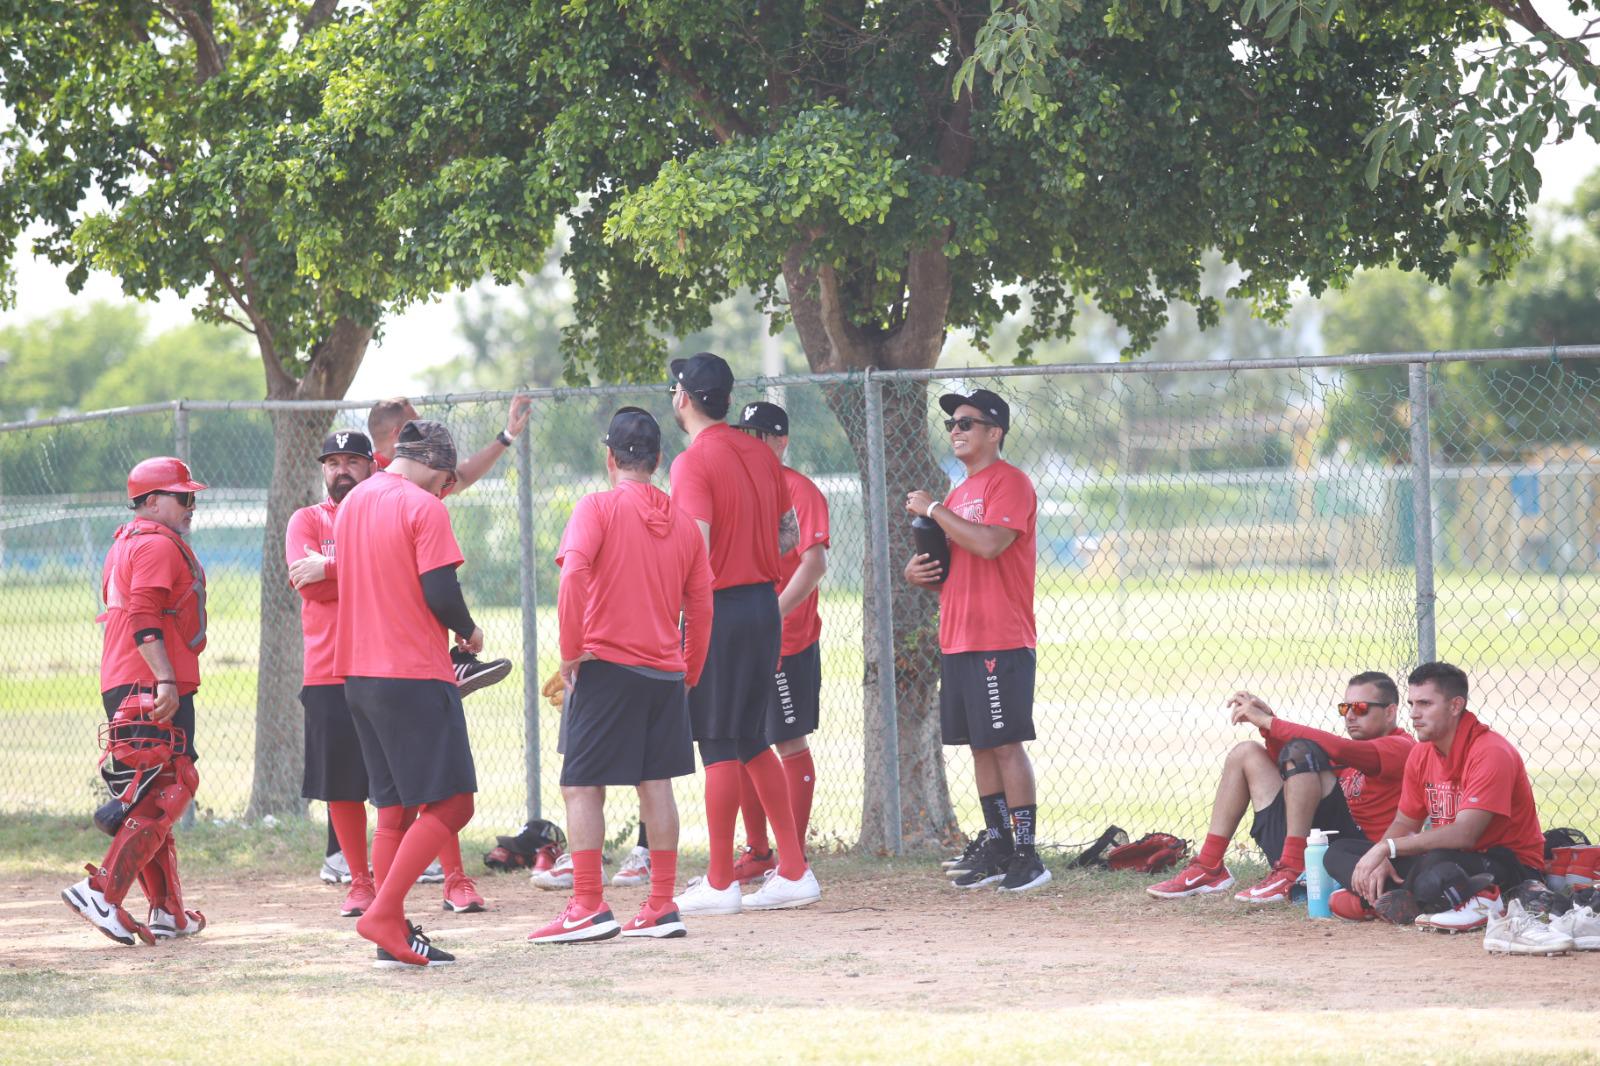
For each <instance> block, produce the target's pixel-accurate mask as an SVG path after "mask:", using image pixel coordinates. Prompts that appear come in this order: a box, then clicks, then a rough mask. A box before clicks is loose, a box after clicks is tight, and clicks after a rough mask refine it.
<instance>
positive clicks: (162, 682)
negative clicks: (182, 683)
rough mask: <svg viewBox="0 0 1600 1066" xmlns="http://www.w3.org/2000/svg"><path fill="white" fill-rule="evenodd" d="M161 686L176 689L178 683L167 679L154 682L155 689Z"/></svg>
mask: <svg viewBox="0 0 1600 1066" xmlns="http://www.w3.org/2000/svg"><path fill="white" fill-rule="evenodd" d="M162 685H171V686H172V687H173V688H177V687H178V683H177V682H176V681H171V680H169V679H167V678H161V679H160V680H159V681H157V682H156V687H157V688H160V687H161V686H162Z"/></svg>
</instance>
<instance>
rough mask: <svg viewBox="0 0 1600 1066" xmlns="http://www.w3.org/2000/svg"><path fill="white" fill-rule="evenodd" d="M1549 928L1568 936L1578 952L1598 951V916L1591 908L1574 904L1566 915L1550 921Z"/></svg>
mask: <svg viewBox="0 0 1600 1066" xmlns="http://www.w3.org/2000/svg"><path fill="white" fill-rule="evenodd" d="M1550 928H1551V929H1554V930H1555V931H1556V932H1558V933H1562V934H1564V935H1566V936H1570V937H1571V938H1572V946H1573V948H1575V949H1576V950H1578V951H1600V914H1596V913H1595V912H1594V909H1593V908H1592V907H1585V906H1583V905H1582V904H1576V905H1574V906H1573V908H1572V909H1571V910H1569V911H1568V912H1567V913H1565V914H1563V915H1560V916H1559V917H1555V918H1552V919H1550Z"/></svg>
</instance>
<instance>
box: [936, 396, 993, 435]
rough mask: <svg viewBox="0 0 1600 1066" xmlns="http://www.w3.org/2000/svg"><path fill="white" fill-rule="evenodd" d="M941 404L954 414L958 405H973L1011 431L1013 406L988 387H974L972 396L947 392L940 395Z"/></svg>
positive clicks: (948, 412) (950, 413) (945, 411)
mask: <svg viewBox="0 0 1600 1066" xmlns="http://www.w3.org/2000/svg"><path fill="white" fill-rule="evenodd" d="M939 406H940V407H942V408H944V413H945V414H947V415H953V414H955V413H956V408H957V407H962V406H972V407H976V408H977V409H978V410H980V411H982V412H983V413H984V414H986V415H988V416H989V417H990V418H992V419H994V423H995V425H997V426H999V427H1000V428H1001V429H1003V430H1006V431H1007V432H1010V430H1011V406H1010V405H1009V404H1007V403H1006V402H1005V401H1004V400H1002V399H1001V398H1000V397H999V396H996V395H995V394H994V393H992V392H990V391H989V390H988V389H974V390H972V395H971V396H963V395H961V394H960V393H959V392H947V393H945V394H944V395H943V396H941V397H939Z"/></svg>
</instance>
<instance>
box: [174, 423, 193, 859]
mask: <svg viewBox="0 0 1600 1066" xmlns="http://www.w3.org/2000/svg"><path fill="white" fill-rule="evenodd" d="M172 454H173V455H175V456H177V457H178V458H179V459H182V460H183V461H184V462H186V463H187V462H188V461H189V409H188V408H187V407H185V406H184V404H183V401H182V400H173V401H172ZM178 827H179V828H180V829H192V828H193V827H194V800H190V801H189V806H187V807H185V808H184V810H183V817H182V818H180V819H178Z"/></svg>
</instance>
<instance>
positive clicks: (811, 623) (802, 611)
mask: <svg viewBox="0 0 1600 1066" xmlns="http://www.w3.org/2000/svg"><path fill="white" fill-rule="evenodd" d="M783 482H784V484H785V485H786V486H787V487H788V489H789V499H790V501H791V502H792V503H793V504H794V512H795V517H796V518H798V519H799V520H800V541H799V543H797V544H796V545H795V546H794V548H793V549H792V550H791V551H788V552H786V553H784V555H783V556H781V557H780V558H779V559H778V591H779V592H782V591H783V590H784V589H785V588H787V587H788V585H789V581H790V579H791V578H793V577H794V573H795V571H796V570H798V569H800V559H801V556H803V555H804V554H805V553H806V552H807V551H808V550H810V549H811V548H815V547H818V546H821V547H822V548H824V549H826V548H827V547H828V501H827V499H826V498H825V497H824V496H823V495H822V490H821V489H819V488H817V486H816V484H815V483H813V482H812V480H811V479H810V478H808V477H806V476H805V475H804V474H802V473H800V471H798V470H791V469H789V468H788V467H784V468H783ZM817 602H818V596H817V590H816V589H812V590H811V595H809V596H807V597H806V598H805V599H803V600H801V601H800V602H799V603H797V604H795V605H794V609H793V610H791V611H790V612H789V613H788V614H786V615H784V616H783V648H782V650H781V652H780V654H782V655H794V654H795V653H796V652H802V651H805V650H806V649H807V648H809V647H811V645H813V644H815V643H816V642H817V641H818V640H819V639H821V637H822V615H820V614H819V613H818V612H817Z"/></svg>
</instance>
